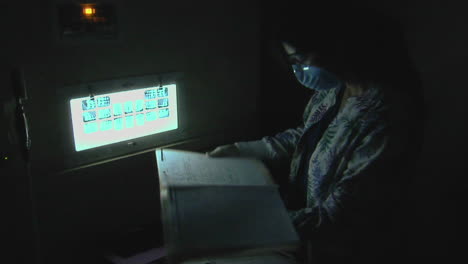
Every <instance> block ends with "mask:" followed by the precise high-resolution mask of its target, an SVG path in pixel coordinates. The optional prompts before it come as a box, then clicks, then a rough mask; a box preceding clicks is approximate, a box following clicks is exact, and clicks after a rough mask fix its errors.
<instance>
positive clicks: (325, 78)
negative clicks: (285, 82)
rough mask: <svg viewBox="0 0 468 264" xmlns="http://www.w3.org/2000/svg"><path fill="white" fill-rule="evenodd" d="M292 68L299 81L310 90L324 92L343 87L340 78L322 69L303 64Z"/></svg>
mask: <svg viewBox="0 0 468 264" xmlns="http://www.w3.org/2000/svg"><path fill="white" fill-rule="evenodd" d="M292 67H293V70H294V74H295V75H296V78H297V80H298V81H299V82H300V83H301V84H302V85H304V86H305V87H308V88H310V89H313V90H316V91H323V90H329V89H332V88H336V87H338V86H340V85H341V81H340V80H339V79H338V77H336V76H335V75H334V74H333V73H331V72H328V71H326V70H324V69H322V68H319V67H316V66H310V65H303V64H293V65H292Z"/></svg>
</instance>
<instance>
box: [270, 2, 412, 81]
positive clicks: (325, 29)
mask: <svg viewBox="0 0 468 264" xmlns="http://www.w3.org/2000/svg"><path fill="white" fill-rule="evenodd" d="M306 2H307V1H296V2H294V1H291V2H289V4H290V5H291V6H290V7H286V6H282V7H277V8H276V9H274V8H272V9H271V10H270V13H269V15H270V22H268V25H266V29H267V34H269V36H270V41H271V42H272V43H275V45H280V43H281V42H283V41H284V42H288V43H290V44H291V45H293V46H294V47H296V48H297V50H298V52H300V53H305V54H308V53H311V54H314V57H315V58H316V61H317V64H318V65H320V66H322V67H324V68H326V69H328V70H330V71H332V72H333V73H335V74H336V75H337V76H339V77H340V78H341V79H342V80H343V81H346V82H349V83H360V84H362V83H367V82H379V83H382V82H391V81H393V80H394V77H395V74H394V73H395V72H397V71H398V72H402V73H403V74H405V72H407V71H406V70H405V68H407V67H409V65H410V63H409V59H408V54H407V50H406V42H405V40H404V37H403V33H402V31H401V30H400V25H399V23H397V22H396V21H395V20H393V19H391V18H390V17H388V16H385V15H384V14H381V13H378V12H376V11H375V10H371V9H368V8H367V9H366V8H359V7H356V6H353V5H352V4H348V5H343V4H339V5H338V4H337V3H333V2H331V1H327V2H326V3H317V2H312V1H310V5H309V6H311V7H307V6H306V5H304V3H306ZM301 3H302V4H301Z"/></svg>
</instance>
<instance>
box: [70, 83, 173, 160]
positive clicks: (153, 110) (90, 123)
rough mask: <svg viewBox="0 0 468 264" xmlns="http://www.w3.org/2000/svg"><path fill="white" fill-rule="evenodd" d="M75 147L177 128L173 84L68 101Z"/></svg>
mask: <svg viewBox="0 0 468 264" xmlns="http://www.w3.org/2000/svg"><path fill="white" fill-rule="evenodd" d="M70 109H71V117H72V123H73V137H74V140H75V150H76V151H82V150H86V149H92V148H96V147H100V146H105V145H108V144H112V143H117V142H122V141H126V140H131V139H134V138H139V137H144V136H149V135H153V134H157V133H161V132H165V131H169V130H174V129H177V127H178V122H177V91H176V85H175V84H171V85H165V86H162V87H148V88H141V89H135V90H130V91H124V92H116V93H109V94H101V95H95V96H94V97H93V98H91V97H82V98H75V99H72V100H70Z"/></svg>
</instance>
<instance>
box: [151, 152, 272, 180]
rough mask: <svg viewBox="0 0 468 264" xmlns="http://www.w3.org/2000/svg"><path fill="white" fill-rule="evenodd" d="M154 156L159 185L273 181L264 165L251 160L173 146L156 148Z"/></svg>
mask: <svg viewBox="0 0 468 264" xmlns="http://www.w3.org/2000/svg"><path fill="white" fill-rule="evenodd" d="M156 157H157V162H158V163H157V165H158V172H159V178H160V180H161V184H163V185H166V186H167V185H170V186H174V185H269V184H273V181H272V178H271V175H270V173H269V172H268V170H267V168H266V167H265V165H264V164H263V163H262V162H261V161H259V160H255V159H248V158H211V157H208V156H207V155H206V154H204V153H198V152H190V151H182V150H174V149H157V150H156ZM168 175H170V176H168Z"/></svg>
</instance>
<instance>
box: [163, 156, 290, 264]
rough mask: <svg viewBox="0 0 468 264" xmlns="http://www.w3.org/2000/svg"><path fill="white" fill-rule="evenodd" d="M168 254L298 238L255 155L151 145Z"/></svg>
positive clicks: (228, 251) (251, 250)
mask: <svg viewBox="0 0 468 264" xmlns="http://www.w3.org/2000/svg"><path fill="white" fill-rule="evenodd" d="M156 158H157V166H158V174H159V181H160V191H161V192H160V193H161V205H162V221H163V229H164V236H165V245H166V247H167V251H168V256H169V259H172V260H173V261H174V262H177V261H182V260H184V259H193V258H197V257H207V256H220V255H223V256H251V255H255V254H265V252H271V251H292V250H295V249H296V248H297V246H298V244H299V238H298V236H297V233H296V231H295V229H294V227H293V225H292V223H291V221H290V220H289V217H288V214H287V211H286V208H285V206H284V204H283V202H282V200H281V198H280V195H279V191H278V186H277V185H275V184H274V183H273V181H272V180H271V176H270V173H269V171H268V170H267V168H266V167H265V166H264V164H263V163H262V162H261V161H258V160H254V159H247V158H210V157H208V156H206V155H205V154H202V153H197V152H188V151H181V150H174V149H157V150H156Z"/></svg>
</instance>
